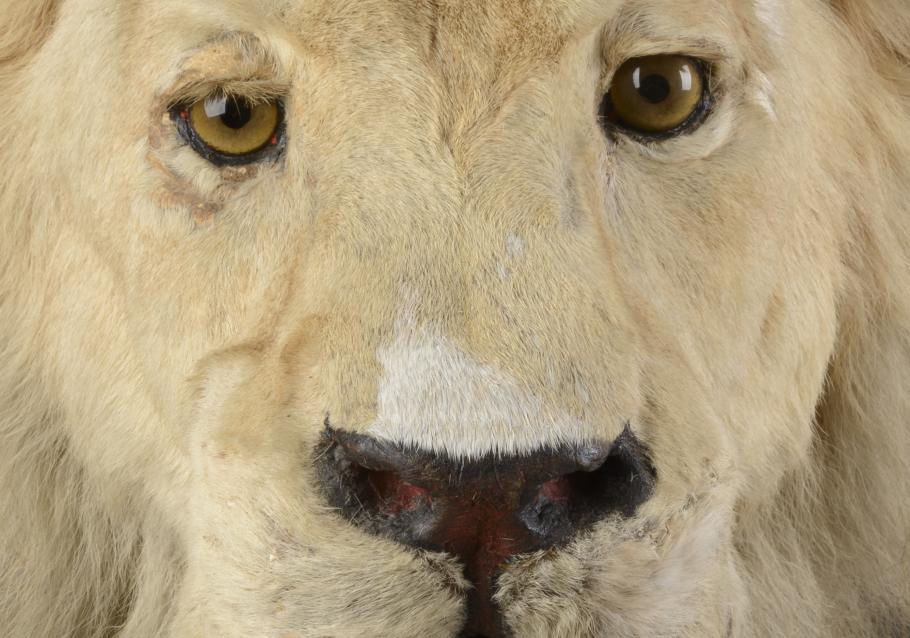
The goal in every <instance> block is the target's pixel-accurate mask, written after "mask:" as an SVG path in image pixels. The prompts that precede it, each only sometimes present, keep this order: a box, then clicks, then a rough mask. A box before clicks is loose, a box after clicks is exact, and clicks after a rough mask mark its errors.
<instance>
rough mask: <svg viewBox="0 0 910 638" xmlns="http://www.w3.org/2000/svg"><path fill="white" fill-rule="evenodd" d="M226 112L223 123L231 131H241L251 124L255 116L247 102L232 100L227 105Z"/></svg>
mask: <svg viewBox="0 0 910 638" xmlns="http://www.w3.org/2000/svg"><path fill="white" fill-rule="evenodd" d="M225 106H226V108H225V111H224V113H223V114H222V115H221V123H222V124H224V125H225V126H227V127H228V128H231V129H234V130H236V129H241V128H243V127H244V126H246V125H247V124H249V122H250V118H251V117H252V115H253V109H252V107H250V104H249V102H247V101H246V100H237V99H231V100H228V102H227V104H226V105H225Z"/></svg>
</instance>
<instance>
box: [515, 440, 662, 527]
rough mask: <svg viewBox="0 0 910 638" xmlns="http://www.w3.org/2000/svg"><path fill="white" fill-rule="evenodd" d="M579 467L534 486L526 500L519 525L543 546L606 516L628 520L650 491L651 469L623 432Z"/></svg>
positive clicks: (638, 449) (652, 473) (636, 445)
mask: <svg viewBox="0 0 910 638" xmlns="http://www.w3.org/2000/svg"><path fill="white" fill-rule="evenodd" d="M578 465H579V467H581V468H582V469H579V470H577V471H574V472H570V473H568V474H564V475H562V476H558V477H555V478H551V479H549V480H547V481H545V482H543V483H541V484H539V485H537V486H535V487H534V488H533V490H532V492H531V495H530V497H529V498H527V499H526V500H527V504H526V506H525V507H524V509H523V510H522V512H521V515H520V517H521V519H522V522H523V523H524V524H525V525H526V526H527V527H528V529H529V530H531V531H532V532H534V533H535V534H536V535H537V536H539V537H540V538H541V539H544V540H545V542H546V543H551V544H552V543H558V542H560V541H561V540H563V539H565V538H567V537H569V536H571V535H573V534H574V533H576V532H578V531H580V530H582V529H584V528H585V527H587V526H588V525H590V524H592V523H594V522H596V521H598V520H600V519H602V518H603V517H604V516H606V515H608V514H610V513H614V512H615V513H618V514H621V515H623V516H632V515H633V514H634V513H635V511H636V510H637V509H638V506H639V505H641V504H642V503H643V502H644V501H646V500H647V499H648V498H649V497H650V495H651V492H652V491H653V489H654V481H655V476H656V475H655V471H654V468H653V466H652V465H651V462H650V460H649V459H648V456H647V454H646V453H645V450H644V448H643V447H642V446H641V444H640V443H639V442H638V440H637V439H636V438H635V436H634V435H633V434H632V432H631V431H630V430H629V429H628V428H626V430H625V431H624V432H623V433H622V435H620V437H619V438H617V439H616V441H615V443H614V444H613V446H612V448H611V449H610V451H609V453H608V454H607V455H606V456H605V457H604V456H603V455H601V456H600V458H599V459H596V460H593V459H585V460H584V461H583V462H579V464H578Z"/></svg>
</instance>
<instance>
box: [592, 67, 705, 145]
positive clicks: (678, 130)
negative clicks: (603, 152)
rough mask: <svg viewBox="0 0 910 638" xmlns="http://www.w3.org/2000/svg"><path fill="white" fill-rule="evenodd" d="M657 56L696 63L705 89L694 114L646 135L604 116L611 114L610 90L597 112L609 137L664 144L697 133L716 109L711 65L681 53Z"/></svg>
mask: <svg viewBox="0 0 910 638" xmlns="http://www.w3.org/2000/svg"><path fill="white" fill-rule="evenodd" d="M657 55H681V56H683V57H686V58H688V59H690V60H692V62H694V63H695V67H696V68H697V69H698V73H699V75H700V76H701V80H702V87H703V88H702V95H701V99H700V100H699V102H698V105H697V106H696V107H695V109H694V110H693V111H692V114H691V115H690V116H689V117H688V118H686V120H685V121H684V122H682V123H681V124H679V125H677V126H675V127H673V128H672V129H669V130H666V131H659V132H656V133H646V132H644V131H639V130H637V129H634V128H630V127H627V126H623V125H622V124H619V123H617V122H611V121H609V120H608V119H607V118H606V116H605V115H604V114H605V113H608V112H609V107H610V106H611V105H612V102H611V100H610V90H609V88H608V90H607V91H606V92H605V93H604V94H603V97H602V98H601V101H600V104H599V105H598V110H597V119H598V121H599V122H600V126H601V128H603V129H604V131H605V132H606V133H607V134H608V135H616V134H622V135H625V136H626V137H630V138H632V139H633V140H635V141H637V142H640V143H642V144H649V143H659V142H664V141H666V140H669V139H672V138H674V137H679V136H680V135H688V134H690V133H693V132H695V131H696V130H697V129H698V127H699V126H701V125H702V124H703V123H704V122H705V120H706V119H707V118H708V116H709V115H710V114H711V111H712V110H713V109H714V106H715V104H716V96H715V91H714V89H713V87H712V86H711V76H712V73H711V64H710V63H709V62H707V61H706V60H703V59H701V58H696V57H694V56H692V55H686V54H681V53H664V54H657ZM638 57H652V56H638ZM634 59H635V58H634V57H633V58H629V60H634ZM627 61H628V60H626V61H625V62H627ZM625 62H623V64H625ZM620 66H621V65H620ZM611 87H612V83H611Z"/></svg>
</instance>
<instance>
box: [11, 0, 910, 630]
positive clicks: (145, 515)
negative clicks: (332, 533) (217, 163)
mask: <svg viewBox="0 0 910 638" xmlns="http://www.w3.org/2000/svg"><path fill="white" fill-rule="evenodd" d="M57 4H58V2H57V1H56V0H41V1H40V2H38V1H37V0H5V2H4V6H3V9H2V11H0V96H3V97H2V99H0V142H2V143H0V634H2V635H4V636H10V637H11V638H20V637H21V638H51V637H55V638H56V637H62V636H72V637H73V638H101V637H106V636H115V635H121V636H124V637H125V638H139V637H143V638H146V637H147V638H154V637H155V636H162V637H163V636H168V635H171V634H169V632H170V631H171V629H172V627H171V626H170V625H169V623H170V622H171V620H172V617H173V613H174V597H175V592H176V591H177V590H178V589H179V587H180V585H181V583H182V582H183V577H184V575H185V556H184V555H183V551H184V549H183V546H182V545H181V543H180V539H178V538H177V537H176V535H174V534H172V533H171V532H170V531H169V530H170V527H169V521H168V520H167V519H168V517H169V516H170V515H171V514H169V513H168V512H162V511H160V509H159V506H158V505H156V504H153V503H152V502H151V501H150V500H147V499H146V498H145V497H144V496H142V494H141V493H140V492H139V491H138V490H135V489H132V488H133V487H135V485H136V481H137V480H139V479H137V477H136V476H133V475H131V474H130V471H129V470H130V468H123V469H122V474H121V475H116V476H110V477H109V479H108V481H107V482H105V483H99V482H97V481H92V480H87V479H86V475H85V474H86V473H85V468H84V467H82V465H81V464H80V461H79V454H78V453H76V452H74V449H78V448H79V446H80V445H83V444H84V443H82V442H80V441H74V440H72V438H71V435H70V434H69V433H68V431H67V429H66V428H65V427H64V424H63V421H62V418H63V415H62V410H61V409H60V405H59V401H58V398H57V396H56V392H57V388H56V387H55V385H54V379H57V378H58V374H59V371H60V368H64V367H65V366H67V365H69V364H71V361H70V359H69V358H68V356H67V355H66V354H65V353H58V354H53V351H54V348H55V347H56V346H55V344H54V343H53V342H52V341H51V339H50V337H49V336H48V334H49V333H48V329H49V326H50V325H51V324H52V323H53V322H64V321H66V320H67V318H66V317H65V316H61V315H60V313H59V308H57V309H56V310H53V311H51V308H52V304H50V302H49V300H51V299H52V298H53V296H54V295H56V294H58V292H59V288H61V287H62V286H63V285H65V282H64V281H61V280H60V279H58V278H57V277H59V274H58V273H57V272H56V271H53V270H51V269H49V268H48V264H49V263H50V262H51V261H52V260H53V254H52V253H53V251H55V250H66V248H65V247H61V246H59V245H57V244H56V242H54V241H53V240H51V239H49V238H48V237H47V236H45V233H46V230H47V228H48V227H49V219H48V218H49V216H51V215H52V214H53V213H54V212H55V211H60V210H66V209H67V202H66V201H59V197H58V195H57V193H56V192H54V191H53V190H51V189H48V188H46V185H47V183H53V181H54V179H59V177H60V176H59V175H57V176H54V175H50V176H48V175H44V174H43V169H44V167H45V166H48V165H51V164H52V163H50V162H48V161H47V160H48V158H49V157H50V155H51V154H52V153H53V149H52V148H50V147H51V141H52V140H53V137H54V132H53V131H46V130H39V129H37V128H35V127H29V123H28V119H27V118H24V116H23V113H27V112H28V109H30V108H35V109H38V108H64V107H65V105H61V104H56V105H47V104H40V103H29V100H28V95H29V91H30V90H31V89H30V87H29V85H28V84H27V83H26V81H25V80H24V72H23V71H24V69H27V68H28V65H29V64H30V62H31V60H32V58H33V56H34V53H35V51H36V50H37V49H38V48H40V47H41V46H42V45H43V44H44V43H45V41H46V40H47V39H48V38H53V35H54V19H55V15H56V13H57V6H56V5H57ZM743 4H746V3H743ZM905 5H906V3H905V2H904V1H903V0H856V1H854V0H843V1H839V0H838V1H836V2H834V3H833V6H831V5H829V4H824V3H822V2H819V3H818V4H817V6H815V7H814V11H815V12H816V13H817V14H818V19H820V20H828V21H830V22H831V23H832V24H833V25H834V28H835V29H837V30H838V31H839V32H840V34H841V35H842V37H843V38H844V39H845V40H846V41H848V42H849V45H846V46H848V47H849V48H850V50H851V51H854V52H855V55H856V56H860V57H862V59H864V60H867V61H868V69H869V72H868V73H867V74H865V75H862V74H861V75H854V76H853V77H854V80H855V82H854V84H853V85H851V86H844V87H842V89H843V92H844V94H845V97H844V100H843V104H842V105H841V106H842V108H844V109H847V110H849V113H847V114H846V115H845V114H844V112H843V111H841V112H838V113H837V114H836V116H835V114H832V117H834V118H835V119H836V120H837V121H839V122H843V121H851V122H852V123H853V124H854V126H853V128H852V129H845V130H839V131H837V133H838V134H839V135H843V137H844V140H845V141H843V142H838V144H837V145H836V146H834V148H836V149H837V150H838V151H841V152H837V153H833V154H832V155H831V156H830V157H828V162H829V163H828V165H827V166H825V171H826V172H827V175H828V176H829V178H830V180H832V182H836V183H835V187H834V188H831V189H828V190H825V191H824V193H823V196H826V197H831V198H832V201H831V202H830V206H831V208H837V207H846V208H847V209H848V210H851V211H853V213H854V214H853V215H852V216H851V217H850V218H849V221H848V224H849V240H848V241H847V243H846V244H845V245H844V247H843V250H842V253H841V259H842V262H843V264H842V265H843V266H844V272H845V278H844V281H843V284H842V286H841V289H840V290H839V291H838V293H839V294H838V306H837V317H836V323H837V338H836V344H837V345H836V348H835V351H834V354H833V356H832V358H831V360H830V364H829V368H828V373H827V378H826V382H825V390H824V393H823V396H822V398H821V401H820V403H819V405H818V408H817V413H816V419H815V423H814V431H813V441H812V444H811V449H810V450H809V452H807V453H803V451H797V450H782V451H781V455H782V456H785V455H786V454H790V453H792V454H802V458H801V466H800V467H799V468H798V469H797V470H793V471H791V472H790V473H789V474H788V475H787V476H786V477H785V478H784V479H783V480H782V481H781V482H780V489H779V490H778V491H777V492H776V493H775V496H774V498H773V499H770V500H767V501H749V500H743V501H740V502H739V503H737V505H736V510H735V519H736V523H735V528H734V548H735V552H734V556H735V558H734V564H735V567H736V577H735V578H733V579H732V581H735V582H737V583H739V585H738V587H739V588H738V590H737V591H736V594H735V600H734V603H733V604H734V607H735V609H734V610H732V612H731V614H730V615H729V621H727V620H726V619H724V621H723V622H722V621H718V625H717V626H712V627H704V628H703V630H704V633H703V634H702V635H704V636H715V635H716V636H723V635H730V636H737V637H739V636H742V637H754V638H760V637H764V636H794V637H803V636H805V637H807V638H812V637H818V638H821V637H823V636H825V637H827V636H845V637H857V638H873V637H885V636H888V637H890V636H895V637H898V636H906V635H910V633H908V632H910V536H908V530H910V496H908V495H910V9H908V8H907V7H906V6H905ZM112 62H113V61H112ZM857 68H862V65H860V64H857ZM844 105H846V106H844ZM806 125H807V126H819V127H824V126H825V123H823V122H812V123H807V124H806ZM85 161H87V162H90V161H91V158H86V159H85ZM835 199H836V201H834V200H835ZM825 209H826V202H822V203H819V204H817V205H816V210H825ZM88 263H89V262H86V264H88ZM85 276H86V277H91V276H92V275H91V274H90V273H86V274H85ZM53 307H55V308H56V306H53ZM49 353H50V354H49ZM453 356H454V355H453ZM459 356H460V355H459ZM110 363H111V365H113V366H116V365H119V364H118V362H110ZM124 365H126V364H124ZM85 383H86V384H87V385H90V384H91V383H92V380H91V379H86V380H85ZM111 410H112V411H113V410H115V407H111ZM137 418H139V417H137ZM110 443H111V445H112V446H115V445H116V444H118V443H121V442H115V441H112V442H110ZM121 444H123V445H129V444H128V443H125V444H124V443H121ZM175 465H176V464H175ZM769 474H771V475H776V469H775V468H769ZM160 502H162V500H158V501H156V502H155V503H160ZM174 510H175V511H178V507H177V505H175V508H174ZM714 520H715V519H714V518H713V517H712V516H709V515H706V521H708V523H711V522H712V521H714ZM676 551H678V552H679V554H680V555H682V554H686V553H688V554H699V552H700V551H701V549H700V548H699V547H698V542H697V540H693V541H692V543H691V545H686V546H685V547H678V548H677V549H676ZM566 560H570V559H566ZM604 562H605V563H609V560H608V559H604ZM402 569H404V568H402ZM567 569H569V568H567ZM666 578H677V579H683V578H685V575H684V574H676V575H666ZM352 586H353V585H352ZM554 587H555V586H554ZM540 589H541V592H542V593H541V605H543V606H545V596H546V592H547V588H546V587H544V586H541V587H540ZM634 589H635V586H634V584H630V585H629V590H630V591H632V590H634ZM604 596H605V599H606V598H607V597H608V595H607V594H605V595H604ZM793 601H799V603H798V604H794V602H793ZM614 602H615V601H613V600H612V599H610V600H609V601H608V603H609V604H613V603H614ZM651 602H653V603H654V611H653V617H654V618H655V619H658V618H660V617H661V614H663V613H666V614H667V615H672V613H680V614H682V613H684V612H683V611H682V610H669V611H668V610H661V609H660V607H661V603H662V601H660V600H653V601H651ZM608 603H605V604H608ZM530 607H533V605H531V606H530ZM516 613H517V612H516ZM647 617H648V613H643V614H642V618H647ZM415 622H416V621H415ZM654 622H658V620H654ZM727 622H729V625H727ZM721 625H723V626H721ZM330 629H331V628H329V629H328V630H327V631H326V634H329V633H331V632H330ZM728 629H729V631H730V632H731V633H729V634H727V633H726V632H727V630H728ZM640 631H641V632H642V633H640V634H639V635H650V634H649V633H648V625H647V622H646V621H642V624H641V626H640ZM332 635H334V634H332ZM415 635H416V634H415ZM692 635H697V634H692Z"/></svg>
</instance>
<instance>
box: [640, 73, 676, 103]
mask: <svg viewBox="0 0 910 638" xmlns="http://www.w3.org/2000/svg"><path fill="white" fill-rule="evenodd" d="M670 91H671V88H670V82H669V81H668V80H667V78H665V77H664V76H662V75H657V74H653V75H649V76H647V77H646V78H645V79H644V80H642V81H641V86H639V87H638V93H639V95H641V96H642V97H643V98H644V99H646V100H647V101H648V102H650V103H651V104H660V103H661V102H663V101H664V100H666V99H667V98H668V97H670Z"/></svg>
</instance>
